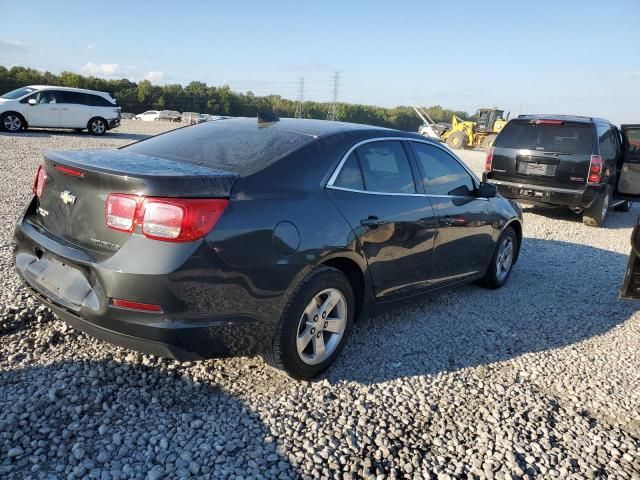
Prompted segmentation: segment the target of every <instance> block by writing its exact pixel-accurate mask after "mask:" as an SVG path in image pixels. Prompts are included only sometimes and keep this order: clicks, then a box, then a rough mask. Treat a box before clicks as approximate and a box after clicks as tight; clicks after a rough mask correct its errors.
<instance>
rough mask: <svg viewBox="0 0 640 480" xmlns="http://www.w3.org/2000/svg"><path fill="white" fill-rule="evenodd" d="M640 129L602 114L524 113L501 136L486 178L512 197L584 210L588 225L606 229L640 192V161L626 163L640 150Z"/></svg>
mask: <svg viewBox="0 0 640 480" xmlns="http://www.w3.org/2000/svg"><path fill="white" fill-rule="evenodd" d="M638 132H640V127H638V126H637V125H636V126H634V125H628V126H624V125H623V127H622V129H618V128H617V127H616V126H614V125H612V124H611V123H610V122H609V121H607V120H604V119H602V118H592V117H578V116H567V115H520V116H519V117H517V118H515V119H513V120H511V121H510V122H509V123H508V124H507V125H506V126H505V128H504V129H503V130H502V131H501V132H500V134H499V135H498V137H497V138H496V140H495V143H494V146H493V148H492V149H491V150H490V152H489V154H488V155H487V161H486V165H485V173H484V174H483V180H485V181H487V182H490V183H493V184H495V185H496V186H497V187H498V190H499V191H500V193H501V194H502V195H503V196H505V197H507V198H513V199H517V200H518V201H521V202H523V203H532V204H546V205H565V206H568V207H569V208H571V209H572V210H573V211H575V212H577V213H582V214H583V221H584V223H585V224H586V225H590V226H594V227H600V226H602V224H603V222H604V219H605V217H606V215H607V211H608V209H609V207H614V208H616V209H617V210H621V211H628V210H629V208H630V206H631V201H632V200H634V199H636V198H635V196H636V195H635V194H637V193H640V191H638V192H637V191H636V189H635V188H634V187H633V186H632V184H636V185H637V184H638V183H639V181H640V171H639V170H638V165H637V163H636V161H637V160H634V159H630V161H629V165H626V163H625V162H627V159H626V158H625V155H626V154H627V153H629V154H631V156H633V155H635V154H638V153H640V152H638V150H640V144H639V141H638V140H640V139H639V138H638V136H639V134H638ZM628 133H631V135H630V139H629V138H627V137H628V136H629V135H628ZM625 165H626V166H625ZM623 167H624V168H626V172H627V173H626V178H627V179H626V183H627V184H628V185H627V187H629V188H627V189H626V190H625V188H626V187H623V184H622V183H621V182H622V172H623ZM618 187H621V188H622V190H621V191H620V192H619V191H618ZM622 191H626V194H623V193H622Z"/></svg>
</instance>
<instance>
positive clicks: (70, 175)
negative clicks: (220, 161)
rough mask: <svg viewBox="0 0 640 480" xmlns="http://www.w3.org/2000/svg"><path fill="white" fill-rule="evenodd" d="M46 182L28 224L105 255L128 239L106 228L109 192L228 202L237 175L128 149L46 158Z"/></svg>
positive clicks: (50, 154) (61, 153)
mask: <svg viewBox="0 0 640 480" xmlns="http://www.w3.org/2000/svg"><path fill="white" fill-rule="evenodd" d="M44 157H45V161H44V167H43V168H44V169H45V172H46V177H47V178H46V182H45V186H44V189H43V191H42V195H41V197H40V198H39V199H38V208H37V210H36V213H35V214H34V215H32V216H31V218H29V219H28V220H29V221H31V222H32V223H35V224H37V225H38V226H40V227H43V228H44V229H45V230H47V231H48V232H49V233H51V234H53V235H54V236H56V237H59V238H61V239H63V240H65V241H66V242H68V243H70V244H72V245H75V246H77V247H80V248H83V249H86V250H90V251H92V252H94V253H97V254H102V255H109V254H112V253H114V252H115V251H116V250H118V249H119V248H120V246H121V245H122V243H123V242H125V241H126V240H127V238H129V236H130V234H129V233H125V232H119V231H116V230H113V229H111V228H108V227H107V225H106V222H105V205H106V200H107V196H108V195H109V193H126V194H135V195H142V196H152V197H180V198H185V197H188V198H228V197H229V194H230V192H231V189H232V187H233V184H234V182H235V180H236V178H237V174H235V173H231V172H226V171H222V170H216V169H212V168H208V167H205V166H198V165H192V164H189V163H185V162H180V161H174V160H167V159H162V158H156V157H152V156H148V155H142V154H138V153H134V152H129V151H127V150H78V151H55V152H47V153H45V156H44Z"/></svg>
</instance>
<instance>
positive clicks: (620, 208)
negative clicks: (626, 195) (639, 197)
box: [613, 200, 633, 212]
mask: <svg viewBox="0 0 640 480" xmlns="http://www.w3.org/2000/svg"><path fill="white" fill-rule="evenodd" d="M632 205H633V202H632V201H631V200H625V201H624V202H622V203H619V204H618V205H616V206H615V207H613V209H614V210H615V211H616V212H628V211H629V210H631V206H632Z"/></svg>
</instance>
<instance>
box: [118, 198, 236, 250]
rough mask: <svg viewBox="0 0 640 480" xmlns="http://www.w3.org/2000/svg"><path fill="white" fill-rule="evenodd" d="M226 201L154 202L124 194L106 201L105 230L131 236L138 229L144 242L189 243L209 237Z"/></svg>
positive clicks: (207, 199) (151, 199) (167, 199)
mask: <svg viewBox="0 0 640 480" xmlns="http://www.w3.org/2000/svg"><path fill="white" fill-rule="evenodd" d="M228 203H229V201H228V200H226V199H220V198H206V199H201V198H158V197H141V196H137V195H130V194H124V193H111V194H109V196H108V197H107V206H106V222H107V226H108V227H109V228H112V229H114V230H120V231H123V232H128V233H131V232H133V231H134V230H135V227H136V225H140V227H141V231H142V234H143V235H144V236H145V237H147V238H152V239H154V240H162V241H165V242H192V241H194V240H198V239H200V238H202V237H204V236H205V235H206V234H207V233H209V232H210V231H211V230H212V229H213V227H214V226H215V224H216V223H217V221H218V219H219V218H220V217H221V216H222V214H223V213H224V210H225V209H226V208H227V205H228Z"/></svg>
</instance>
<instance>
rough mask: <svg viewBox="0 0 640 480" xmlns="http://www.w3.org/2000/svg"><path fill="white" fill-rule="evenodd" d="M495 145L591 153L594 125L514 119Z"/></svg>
mask: <svg viewBox="0 0 640 480" xmlns="http://www.w3.org/2000/svg"><path fill="white" fill-rule="evenodd" d="M494 146H495V147H496V148H518V149H526V150H537V151H544V152H555V153H571V154H578V155H591V153H592V150H593V128H592V127H591V125H590V124H577V123H575V124H566V123H564V124H560V125H550V124H535V123H531V122H529V121H527V122H517V121H516V122H514V121H511V122H509V123H508V124H507V125H506V126H505V127H504V129H503V130H502V132H500V134H499V135H498V138H497V139H496V141H495V143H494Z"/></svg>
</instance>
